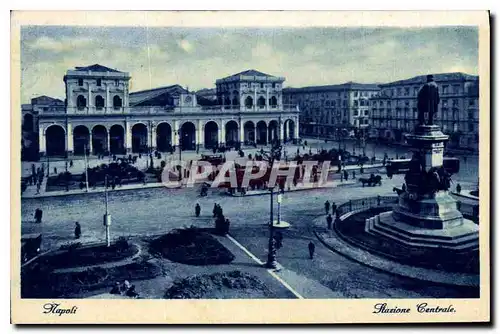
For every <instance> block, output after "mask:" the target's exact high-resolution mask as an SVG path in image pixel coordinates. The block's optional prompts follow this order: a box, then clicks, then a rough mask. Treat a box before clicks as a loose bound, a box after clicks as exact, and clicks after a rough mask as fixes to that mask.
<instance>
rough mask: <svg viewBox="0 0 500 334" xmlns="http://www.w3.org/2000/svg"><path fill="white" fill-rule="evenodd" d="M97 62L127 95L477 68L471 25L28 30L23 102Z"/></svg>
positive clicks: (60, 93)
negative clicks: (117, 76) (241, 82)
mask: <svg viewBox="0 0 500 334" xmlns="http://www.w3.org/2000/svg"><path fill="white" fill-rule="evenodd" d="M96 63H98V64H101V65H104V66H107V67H111V68H114V69H117V70H120V71H124V72H129V73H130V75H131V76H132V79H131V81H130V91H137V90H143V89H149V88H155V87H160V86H168V85H172V84H180V85H182V86H183V87H188V88H189V89H190V90H198V89H202V88H213V87H215V80H216V79H219V78H223V77H226V76H229V75H232V74H234V73H238V72H241V71H244V70H247V69H256V70H258V71H261V72H264V73H268V74H271V75H276V76H283V77H285V78H286V81H285V86H287V87H303V86H311V85H327V84H340V83H344V82H348V81H354V82H361V83H386V82H391V81H396V80H401V79H406V78H410V77H413V76H416V75H422V74H428V73H445V72H464V73H468V74H476V75H477V73H478V30H477V28H475V27H435V28H339V27H326V28H321V27H318V28H259V29H257V28H252V29H249V28H218V29H215V28H146V27H103V28H99V27H69V26H26V27H22V29H21V72H22V73H21V99H22V100H21V101H22V103H29V101H30V99H31V98H33V97H36V96H40V95H47V96H51V97H56V98H61V99H64V96H65V92H64V82H63V76H64V74H65V72H66V71H67V70H68V69H73V68H74V67H75V66H88V65H92V64H96Z"/></svg>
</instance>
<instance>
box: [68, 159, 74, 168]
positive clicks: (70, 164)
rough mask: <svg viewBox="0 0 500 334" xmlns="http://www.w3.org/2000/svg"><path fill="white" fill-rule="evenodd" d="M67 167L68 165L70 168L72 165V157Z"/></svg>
mask: <svg viewBox="0 0 500 334" xmlns="http://www.w3.org/2000/svg"><path fill="white" fill-rule="evenodd" d="M69 167H70V168H71V167H73V159H71V160H70V161H69Z"/></svg>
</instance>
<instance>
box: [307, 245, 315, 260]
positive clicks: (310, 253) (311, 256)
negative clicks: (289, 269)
mask: <svg viewBox="0 0 500 334" xmlns="http://www.w3.org/2000/svg"><path fill="white" fill-rule="evenodd" d="M307 247H308V248H309V257H310V258H311V260H312V259H313V257H314V249H315V248H316V246H315V245H314V243H313V242H312V241H309V245H308V246H307Z"/></svg>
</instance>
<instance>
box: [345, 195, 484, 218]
mask: <svg viewBox="0 0 500 334" xmlns="http://www.w3.org/2000/svg"><path fill="white" fill-rule="evenodd" d="M398 199H399V198H398V197H397V196H375V197H366V198H360V199H355V200H350V201H348V202H345V203H343V204H341V205H339V206H338V207H337V210H338V212H339V215H340V216H342V215H344V214H346V213H349V212H352V211H357V210H366V209H371V208H376V207H384V206H385V207H387V206H391V205H395V204H397V203H398ZM457 209H458V210H459V211H460V212H461V213H462V215H463V216H464V217H465V218H467V219H470V220H473V221H474V222H476V223H479V204H472V203H467V202H461V201H457Z"/></svg>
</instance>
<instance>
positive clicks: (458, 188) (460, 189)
mask: <svg viewBox="0 0 500 334" xmlns="http://www.w3.org/2000/svg"><path fill="white" fill-rule="evenodd" d="M461 191H462V186H461V185H460V183H457V193H459V194H460V192H461Z"/></svg>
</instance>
